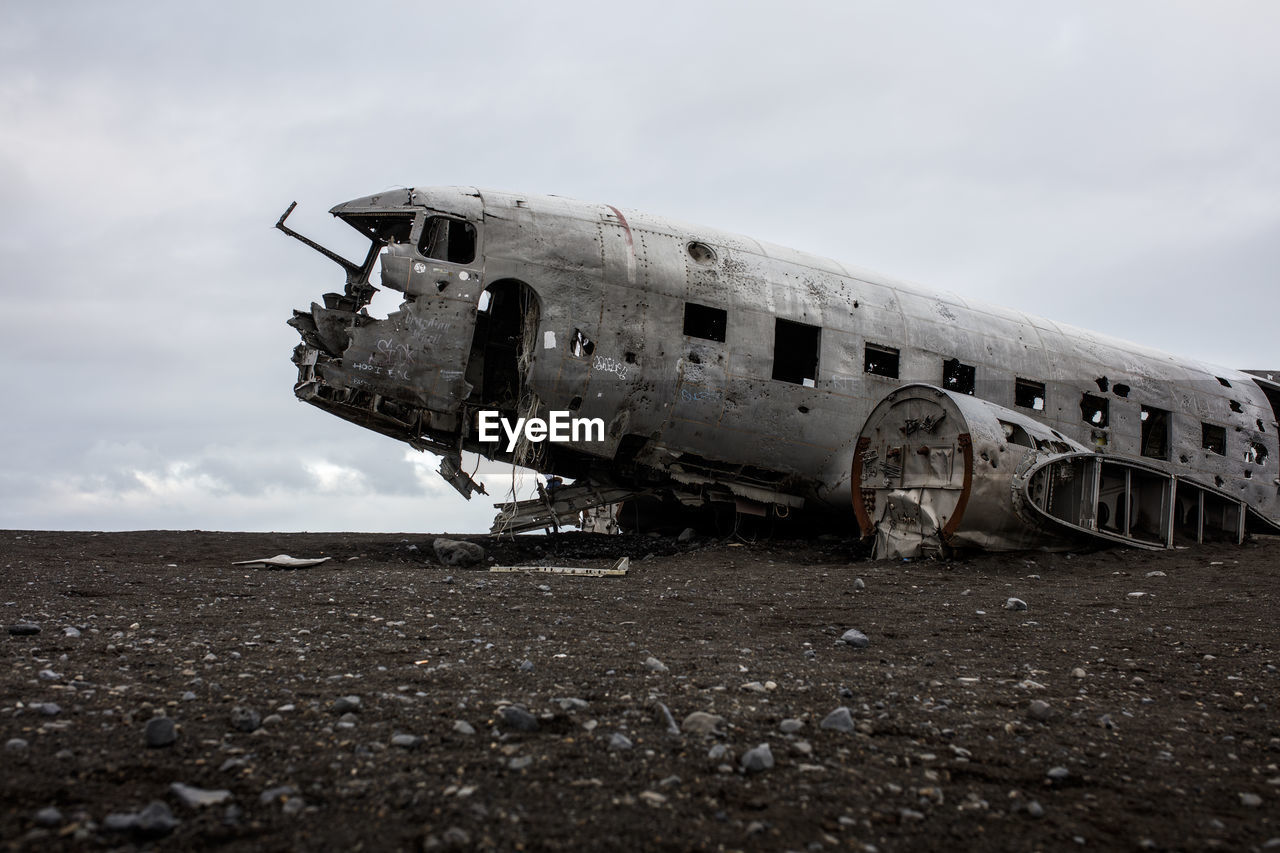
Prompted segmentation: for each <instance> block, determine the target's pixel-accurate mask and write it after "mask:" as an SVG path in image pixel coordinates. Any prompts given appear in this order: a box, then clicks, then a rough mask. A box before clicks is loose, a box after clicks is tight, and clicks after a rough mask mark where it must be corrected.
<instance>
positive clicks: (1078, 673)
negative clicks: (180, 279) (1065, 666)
mask: <svg viewBox="0 0 1280 853" xmlns="http://www.w3.org/2000/svg"><path fill="white" fill-rule="evenodd" d="M1088 674H1089V673H1087V672H1085V671H1084V668H1083V667H1079V666H1078V667H1076V668H1075V669H1073V670H1071V677H1072V678H1084V677H1085V676H1087V675H1088Z"/></svg>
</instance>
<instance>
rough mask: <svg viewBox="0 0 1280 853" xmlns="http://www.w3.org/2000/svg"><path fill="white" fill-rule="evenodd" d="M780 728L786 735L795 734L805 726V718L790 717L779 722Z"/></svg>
mask: <svg viewBox="0 0 1280 853" xmlns="http://www.w3.org/2000/svg"><path fill="white" fill-rule="evenodd" d="M778 728H779V729H781V730H782V733H783V734H784V735H793V734H795V733H796V732H798V731H800V730H801V729H803V728H804V721H803V720H796V719H788V720H783V721H782V722H781V723H779V724H778Z"/></svg>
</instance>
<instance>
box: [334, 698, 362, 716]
mask: <svg viewBox="0 0 1280 853" xmlns="http://www.w3.org/2000/svg"><path fill="white" fill-rule="evenodd" d="M360 705H361V701H360V697H359V696H343V697H341V698H339V699H337V700H335V701H334V703H333V713H335V714H351V713H354V712H356V711H359V710H360Z"/></svg>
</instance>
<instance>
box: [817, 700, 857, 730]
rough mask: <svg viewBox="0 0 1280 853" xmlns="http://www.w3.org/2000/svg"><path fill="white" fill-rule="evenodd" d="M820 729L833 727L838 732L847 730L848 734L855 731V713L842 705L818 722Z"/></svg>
mask: <svg viewBox="0 0 1280 853" xmlns="http://www.w3.org/2000/svg"><path fill="white" fill-rule="evenodd" d="M818 728H820V729H831V730H833V731H837V732H845V733H846V734H847V733H849V732H852V731H853V714H852V713H850V711H849V709H848V708H846V707H844V706H843V705H841V706H840V707H839V708H836V709H835V710H834V711H832V712H831V713H830V714H827V715H826V716H825V717H823V718H822V722H821V723H819V724H818Z"/></svg>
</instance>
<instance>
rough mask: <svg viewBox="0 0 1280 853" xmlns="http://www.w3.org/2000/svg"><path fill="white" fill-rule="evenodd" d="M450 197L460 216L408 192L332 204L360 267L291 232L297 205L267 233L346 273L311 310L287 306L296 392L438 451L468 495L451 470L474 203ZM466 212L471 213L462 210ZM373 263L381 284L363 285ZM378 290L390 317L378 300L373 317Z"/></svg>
mask: <svg viewBox="0 0 1280 853" xmlns="http://www.w3.org/2000/svg"><path fill="white" fill-rule="evenodd" d="M458 195H459V197H460V200H459V204H458V205H457V206H458V207H459V208H460V210H457V211H455V210H449V209H440V208H439V207H437V206H433V205H432V204H430V202H432V201H434V199H429V198H426V197H425V196H420V195H419V194H418V193H417V192H416V191H412V190H410V191H408V195H407V196H406V195H402V194H400V193H388V194H385V195H382V196H370V197H367V198H364V199H357V200H355V201H351V202H347V203H345V204H341V205H338V206H337V207H335V208H333V209H332V210H331V211H330V212H331V213H332V214H333V215H334V216H336V217H337V218H339V219H341V220H343V221H344V222H346V223H347V224H348V225H350V226H351V227H352V228H354V229H356V230H357V231H359V232H360V233H361V234H362V235H364V236H365V237H366V238H368V240H369V249H368V251H367V253H366V254H365V257H364V259H363V260H362V261H359V262H356V261H352V260H349V259H347V258H344V257H342V256H341V255H339V254H338V253H337V252H334V251H332V250H330V249H327V248H325V247H324V246H322V245H320V244H319V243H316V242H315V241H312V240H310V239H309V238H307V237H304V236H303V235H301V234H299V233H297V232H296V231H293V230H292V229H290V228H289V227H288V226H287V225H286V224H285V222H286V219H287V218H288V216H289V214H290V213H291V212H292V211H293V209H294V205H290V207H289V209H288V210H286V211H285V213H284V215H282V216H281V217H280V220H279V221H278V222H277V223H276V227H277V228H279V229H280V230H281V231H284V232H285V233H286V234H288V235H289V236H291V237H293V238H295V239H297V240H299V241H301V242H303V243H305V244H306V245H308V246H310V247H311V248H313V249H315V250H316V251H318V252H320V253H321V254H323V255H324V256H325V257H327V258H329V259H330V260H332V261H334V262H335V263H337V264H338V265H339V266H340V267H342V268H343V270H344V272H345V273H346V283H345V286H344V288H343V290H342V292H340V293H339V292H331V293H325V294H324V295H323V296H322V298H321V302H313V303H312V304H311V307H310V309H309V310H305V311H303V310H296V311H294V314H293V317H292V319H291V320H290V321H289V325H291V326H293V327H294V328H295V329H296V330H297V331H298V332H299V334H300V335H301V337H302V344H301V345H299V346H298V347H297V348H296V349H295V351H294V357H293V361H294V364H295V365H296V366H297V367H298V381H297V383H296V384H295V386H294V393H295V394H296V396H297V397H298V398H299V399H301V400H303V401H304V402H307V403H311V404H312V405H315V406H317V407H319V408H322V409H324V410H326V411H329V412H331V413H332V414H335V415H338V416H339V417H342V418H344V419H346V420H350V421H352V422H354V423H357V424H359V425H361V426H364V427H366V428H369V429H373V430H375V431H377V432H381V433H383V434H386V435H389V436H391V437H393V438H397V439H400V440H402V441H406V442H408V443H409V444H410V445H411V446H414V447H416V448H418V449H430V450H432V451H433V452H436V453H438V454H441V455H442V456H444V457H445V461H444V463H443V464H442V466H441V473H442V474H443V475H444V476H445V478H446V479H448V480H449V481H450V482H451V483H452V484H453V485H454V486H455V487H456V488H458V489H459V491H461V492H462V493H463V494H464V495H467V496H469V494H470V491H471V490H472V489H475V488H478V486H476V484H474V483H473V482H471V480H470V478H468V477H466V476H465V475H464V474H460V472H459V471H458V468H457V465H456V461H457V460H458V459H460V454H461V441H462V432H463V429H464V420H465V418H464V416H463V413H462V405H463V403H464V401H465V400H466V399H467V398H468V396H469V395H470V393H471V389H472V386H471V384H470V383H469V382H468V381H467V378H466V368H467V359H468V356H469V355H470V352H471V349H472V339H473V337H474V333H475V326H476V308H477V303H478V302H479V300H480V296H481V292H482V290H483V287H484V282H483V269H484V266H483V265H484V255H483V251H482V246H481V238H482V229H481V227H480V225H479V220H480V216H479V210H478V200H476V199H474V198H471V197H468V196H465V195H464V194H462V193H458ZM472 202H474V205H473V204H472ZM471 206H475V207H476V209H475V210H467V209H466V208H468V207H471ZM468 214H470V215H468ZM375 267H376V268H378V270H379V275H378V277H377V281H378V284H379V285H381V287H379V286H375V285H374V284H373V283H372V280H373V273H374V269H375ZM382 290H387V291H394V292H397V293H398V294H401V295H402V300H401V301H400V303H399V306H398V307H396V308H394V309H393V310H389V311H387V308H388V307H389V306H387V305H382V303H380V305H381V310H382V311H387V313H386V314H385V316H378V314H377V313H374V312H373V311H371V310H370V309H371V303H372V301H373V300H374V297H375V295H376V294H378V293H379V292H380V291H382ZM451 460H452V461H453V462H454V463H455V464H453V465H451V464H450V462H451ZM446 469H448V470H447V471H446ZM459 477H461V479H459Z"/></svg>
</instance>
